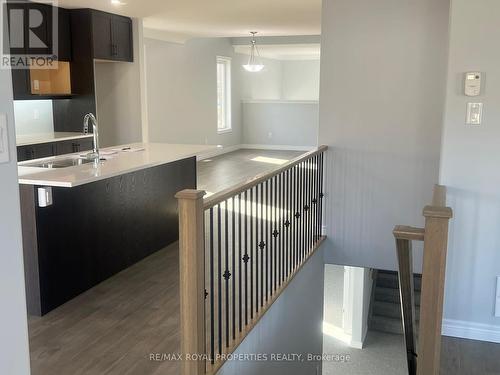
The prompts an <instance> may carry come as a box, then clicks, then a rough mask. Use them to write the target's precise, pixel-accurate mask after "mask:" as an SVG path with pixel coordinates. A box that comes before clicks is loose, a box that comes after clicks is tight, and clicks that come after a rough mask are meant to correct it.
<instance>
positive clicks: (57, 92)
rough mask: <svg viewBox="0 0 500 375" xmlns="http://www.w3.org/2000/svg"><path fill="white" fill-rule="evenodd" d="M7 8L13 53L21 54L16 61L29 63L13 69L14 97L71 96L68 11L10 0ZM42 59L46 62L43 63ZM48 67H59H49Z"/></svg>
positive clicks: (70, 52) (11, 50)
mask: <svg viewBox="0 0 500 375" xmlns="http://www.w3.org/2000/svg"><path fill="white" fill-rule="evenodd" d="M7 9H8V10H9V12H8V22H9V30H10V32H11V33H12V35H10V41H11V48H10V52H11V54H12V55H14V56H17V57H18V58H16V61H19V62H20V61H26V62H29V65H30V66H29V68H26V64H23V68H21V69H19V68H16V69H12V84H13V94H14V99H39V98H40V97H43V98H56V97H61V96H62V97H68V96H71V82H70V81H71V79H70V65H69V63H70V61H71V57H72V51H71V26H70V16H69V11H68V10H66V9H62V8H57V7H52V6H50V5H47V4H40V3H16V2H12V3H8V4H7ZM34 25H35V26H34ZM30 26H31V27H30ZM30 59H31V60H33V61H36V64H33V63H32V61H30ZM54 60H57V61H58V64H57V65H54V63H53V61H54ZM43 61H46V63H40V62H43ZM51 61H52V62H51ZM49 66H53V67H57V68H55V69H54V68H52V69H47V67H49Z"/></svg>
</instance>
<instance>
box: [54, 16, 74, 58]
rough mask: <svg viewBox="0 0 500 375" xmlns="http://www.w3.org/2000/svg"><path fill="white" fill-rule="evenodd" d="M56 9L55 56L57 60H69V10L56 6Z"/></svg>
mask: <svg viewBox="0 0 500 375" xmlns="http://www.w3.org/2000/svg"><path fill="white" fill-rule="evenodd" d="M57 11H58V18H57V21H58V25H59V26H58V29H57V32H58V38H57V42H58V46H57V56H58V60H59V61H71V60H72V51H71V48H72V47H71V20H70V11H69V10H68V9H63V8H57Z"/></svg>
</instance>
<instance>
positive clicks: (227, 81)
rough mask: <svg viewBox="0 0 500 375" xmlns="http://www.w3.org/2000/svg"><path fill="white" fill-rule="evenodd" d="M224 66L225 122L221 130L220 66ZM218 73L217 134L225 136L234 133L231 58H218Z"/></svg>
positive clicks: (223, 110)
mask: <svg viewBox="0 0 500 375" xmlns="http://www.w3.org/2000/svg"><path fill="white" fill-rule="evenodd" d="M220 64H223V65H224V82H223V84H224V87H223V93H222V94H223V96H224V98H223V99H222V102H223V103H222V106H223V108H222V112H223V113H222V115H223V116H224V117H223V121H224V125H225V126H224V127H223V128H221V127H219V124H220V122H221V121H220V120H221V119H220V115H221V114H220V113H219V99H220V97H219V81H220V79H219V75H220V72H219V65H220ZM216 67H217V69H216V72H217V81H216V82H217V133H218V134H224V133H230V132H232V131H233V127H232V107H231V58H230V57H227V56H217V58H216Z"/></svg>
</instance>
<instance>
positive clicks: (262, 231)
mask: <svg viewBox="0 0 500 375" xmlns="http://www.w3.org/2000/svg"><path fill="white" fill-rule="evenodd" d="M265 246H266V243H265V242H264V184H260V243H259V249H260V305H261V306H264V248H265ZM257 305H258V301H257Z"/></svg>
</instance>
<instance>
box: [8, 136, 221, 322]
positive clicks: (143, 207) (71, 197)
mask: <svg viewBox="0 0 500 375" xmlns="http://www.w3.org/2000/svg"><path fill="white" fill-rule="evenodd" d="M214 148H215V147H213V146H200V145H172V144H154V143H147V144H143V143H136V144H131V145H125V146H118V147H114V148H110V149H104V150H102V153H101V158H103V159H105V160H101V161H100V162H99V163H93V162H89V163H87V162H86V161H85V160H83V159H81V158H80V155H78V154H74V155H69V156H68V155H65V156H61V157H55V158H46V159H41V160H36V161H29V162H23V163H19V167H18V169H19V184H20V185H19V186H20V196H21V210H22V224H23V248H24V262H25V276H26V292H27V293H26V294H27V302H28V312H29V314H31V315H37V316H41V315H44V314H46V313H47V312H49V311H51V310H52V309H54V308H56V307H57V306H60V305H61V304H63V303H64V302H66V301H68V300H70V299H71V298H73V297H75V296H76V295H78V294H80V293H82V292H84V291H86V290H88V289H90V288H91V287H93V286H94V285H96V284H98V283H100V282H101V281H103V280H105V279H107V278H109V277H110V276H112V275H114V274H116V273H118V272H120V271H122V270H124V269H125V268H127V267H130V266H131V265H133V264H134V263H136V262H138V261H140V260H141V259H143V258H145V257H147V256H149V255H151V254H152V253H154V252H156V251H158V250H160V249H162V248H164V247H165V246H167V245H169V244H170V243H172V242H175V241H177V239H178V218H177V202H176V199H175V198H174V195H175V194H176V193H177V192H178V191H180V190H183V189H187V188H191V189H194V188H196V156H197V155H200V154H203V153H205V152H209V151H211V150H213V149H214ZM68 161H69V162H68ZM82 162H85V163H83V164H80V165H78V163H82ZM68 164H69V165H71V166H67V165H68ZM73 164H75V165H73ZM61 166H62V167H61Z"/></svg>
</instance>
